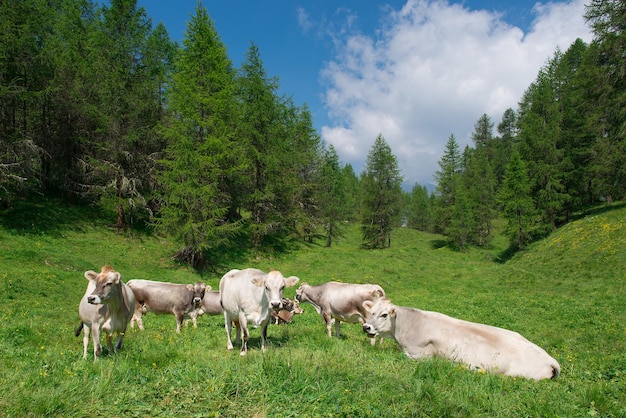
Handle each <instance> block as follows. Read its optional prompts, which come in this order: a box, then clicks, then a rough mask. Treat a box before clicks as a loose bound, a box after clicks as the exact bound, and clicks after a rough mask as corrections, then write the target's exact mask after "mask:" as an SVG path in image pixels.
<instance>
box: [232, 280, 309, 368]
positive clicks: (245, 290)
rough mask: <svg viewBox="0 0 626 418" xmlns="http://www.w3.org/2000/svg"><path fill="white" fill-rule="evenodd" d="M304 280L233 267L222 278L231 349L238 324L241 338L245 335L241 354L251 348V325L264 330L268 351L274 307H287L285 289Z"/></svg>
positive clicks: (263, 343) (263, 341)
mask: <svg viewBox="0 0 626 418" xmlns="http://www.w3.org/2000/svg"><path fill="white" fill-rule="evenodd" d="M299 280H300V279H298V278H297V277H295V276H291V277H287V278H285V277H283V275H282V274H281V273H280V272H279V271H276V270H272V271H270V272H269V273H264V272H262V271H261V270H257V269H251V268H249V269H245V270H231V271H229V272H228V273H226V274H225V275H224V276H223V277H222V279H221V280H220V294H221V298H222V299H221V303H222V308H223V309H224V326H225V328H226V336H227V337H228V342H227V348H228V349H229V350H232V349H233V343H232V339H231V331H232V324H233V322H234V323H235V326H236V327H237V339H238V338H239V337H240V335H239V333H240V330H241V331H243V335H242V336H241V352H240V353H239V354H241V355H242V356H243V355H245V354H246V353H247V351H248V336H249V333H248V325H252V326H253V327H255V328H257V327H258V328H260V329H261V350H262V351H265V340H266V338H267V326H268V324H269V321H270V316H271V315H270V309H273V310H275V311H279V310H280V309H282V308H283V289H284V288H285V287H291V286H294V285H295V284H296V283H298V281H299Z"/></svg>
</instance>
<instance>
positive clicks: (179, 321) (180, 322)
mask: <svg viewBox="0 0 626 418" xmlns="http://www.w3.org/2000/svg"><path fill="white" fill-rule="evenodd" d="M174 315H176V333H177V334H180V329H181V328H182V326H183V313H182V312H176V313H175V314H174Z"/></svg>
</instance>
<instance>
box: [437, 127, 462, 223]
mask: <svg viewBox="0 0 626 418" xmlns="http://www.w3.org/2000/svg"><path fill="white" fill-rule="evenodd" d="M438 164H439V170H437V171H436V172H435V180H436V181H437V189H436V192H437V194H436V197H435V207H434V217H435V230H436V231H437V232H442V233H445V231H446V230H447V228H448V227H449V225H450V222H451V221H452V216H453V213H452V212H453V209H454V205H455V202H456V194H457V188H458V184H459V182H458V176H459V175H460V172H461V167H462V165H461V153H460V150H459V143H458V142H457V141H456V138H455V137H454V134H451V135H450V136H449V137H448V141H447V142H446V149H445V151H444V154H443V156H442V157H441V159H440V160H439V163H438Z"/></svg>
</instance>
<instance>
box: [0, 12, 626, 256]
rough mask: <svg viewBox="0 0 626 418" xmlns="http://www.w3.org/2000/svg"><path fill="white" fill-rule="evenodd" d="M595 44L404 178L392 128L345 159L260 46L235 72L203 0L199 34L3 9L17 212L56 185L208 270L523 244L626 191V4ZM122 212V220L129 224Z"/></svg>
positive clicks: (6, 145)
mask: <svg viewBox="0 0 626 418" xmlns="http://www.w3.org/2000/svg"><path fill="white" fill-rule="evenodd" d="M584 17H585V19H586V21H587V22H588V24H589V25H590V27H591V28H592V30H593V34H594V38H593V41H592V42H591V43H590V44H586V43H585V42H583V41H582V40H580V39H579V40H576V41H575V42H574V43H572V45H570V47H569V48H568V49H567V50H566V51H561V50H556V51H554V54H553V55H552V56H551V57H546V63H545V65H544V66H543V67H542V68H541V69H540V70H539V72H538V74H537V76H536V79H535V81H534V82H533V83H532V84H531V85H530V86H528V88H527V89H526V91H525V93H524V95H523V97H521V98H520V101H519V106H518V108H516V109H512V108H511V109H507V110H506V111H505V112H504V114H503V115H502V120H501V122H500V123H499V124H498V125H497V127H495V131H494V123H493V122H492V120H491V118H490V117H489V116H488V115H487V114H483V115H482V116H481V117H480V118H479V119H478V120H477V121H476V123H475V125H474V131H473V133H472V140H473V141H472V142H473V147H470V146H468V147H466V148H465V149H463V150H461V149H460V147H459V144H458V142H457V141H456V138H455V136H454V133H451V134H450V136H449V138H448V140H447V142H446V145H445V150H444V152H443V156H442V158H441V160H440V161H439V167H440V169H439V170H438V171H437V172H436V173H434V174H435V178H436V180H437V186H436V190H435V191H434V192H431V191H429V190H428V189H427V188H426V187H425V186H423V185H419V184H416V185H414V187H413V188H412V190H410V191H406V190H403V189H402V187H401V184H402V180H403V177H402V173H401V172H400V170H399V169H398V164H397V160H396V157H395V156H394V154H393V151H392V150H391V148H390V147H389V145H388V144H387V142H386V140H385V138H384V133H381V134H380V135H379V136H378V137H377V138H376V140H375V142H374V145H373V146H372V148H371V150H370V152H369V154H368V158H367V163H366V165H365V167H364V169H363V171H362V172H361V173H356V172H355V171H354V169H353V168H352V167H351V165H350V164H342V162H341V161H340V158H339V156H338V154H337V152H336V150H335V149H334V148H333V146H332V145H329V144H325V143H324V141H323V140H322V139H321V137H320V135H319V133H318V132H316V130H315V129H314V127H313V120H312V116H311V113H310V111H309V109H308V108H307V106H306V104H305V105H302V106H297V105H296V104H295V103H294V102H293V100H292V99H291V98H289V97H286V96H283V95H280V94H279V93H278V92H279V87H280V84H279V79H278V78H277V77H275V76H272V75H269V74H267V72H266V70H265V68H264V66H263V60H262V57H261V53H260V51H259V49H258V47H257V46H256V45H255V44H254V43H251V45H250V48H249V49H248V51H247V54H246V56H245V58H244V60H243V61H242V64H241V66H240V68H235V67H234V66H233V63H232V61H231V58H230V57H229V56H228V54H227V51H226V47H225V45H224V44H223V43H222V41H221V39H220V36H219V33H217V31H216V29H215V26H214V23H213V21H212V19H211V17H210V14H209V11H207V9H206V8H204V7H203V6H202V5H201V4H199V5H198V7H197V8H196V11H195V13H194V15H193V16H191V18H190V20H189V21H188V22H187V30H186V33H185V36H184V38H183V40H182V42H181V44H178V43H177V42H173V41H172V40H171V39H170V37H169V35H168V33H167V30H166V29H165V27H164V26H163V25H162V24H157V25H153V23H152V20H151V18H150V17H149V16H148V15H147V14H146V12H145V10H144V9H143V8H141V7H138V5H137V1H136V0H111V1H110V2H107V3H106V4H101V3H99V2H95V1H91V0H8V1H3V2H0V208H9V207H11V205H12V203H13V202H15V201H16V200H28V199H33V198H36V197H39V196H55V197H58V198H61V199H63V200H66V201H68V202H72V203H76V204H81V205H91V206H94V207H97V208H99V209H100V210H102V211H103V212H105V213H110V216H111V219H113V221H112V222H113V223H115V225H116V227H117V229H118V232H119V233H123V232H124V231H129V230H131V231H132V230H133V229H151V230H154V231H155V233H159V234H164V235H165V236H167V237H169V238H170V239H171V240H173V241H174V242H176V244H177V248H178V250H177V252H176V254H174V255H173V256H174V257H175V258H176V259H177V260H179V261H181V262H184V263H189V264H190V265H193V266H195V267H202V266H203V265H205V264H207V263H209V264H210V263H211V262H212V258H214V257H216V254H217V251H219V250H220V249H221V248H240V247H245V248H264V247H276V246H280V245H281V243H282V242H284V240H285V239H299V240H304V241H307V242H314V241H320V242H322V243H323V244H324V245H326V246H331V245H332V244H333V243H334V242H336V241H337V240H340V239H341V238H342V234H343V231H342V230H343V226H344V225H345V223H346V222H354V223H358V224H359V225H360V228H361V233H362V244H361V245H362V247H363V248H386V247H389V246H390V245H391V244H392V239H391V233H392V231H393V229H394V228H398V227H402V226H405V227H409V228H415V229H419V230H423V231H430V232H437V233H442V234H443V235H444V236H445V237H446V238H447V240H448V241H449V242H448V243H449V245H451V246H453V247H455V248H458V249H460V250H463V249H465V248H467V247H468V246H488V245H489V244H490V241H491V238H492V236H493V233H494V228H496V227H497V228H502V231H504V233H505V234H506V236H507V237H508V238H509V239H510V244H511V249H512V250H513V251H516V250H519V249H524V248H525V247H526V246H527V245H528V244H529V243H530V242H532V241H533V240H536V239H538V238H541V237H544V236H546V235H547V234H549V233H551V232H552V231H554V230H555V229H556V228H557V227H559V226H561V225H564V224H565V223H567V222H569V221H570V220H572V218H573V217H574V216H575V214H576V213H579V212H580V211H581V210H584V209H585V208H586V207H588V206H589V205H591V204H597V203H598V202H604V203H606V204H607V205H610V204H612V203H613V202H614V201H617V200H623V199H624V194H625V192H626V139H625V137H626V83H625V79H626V77H625V76H626V34H625V32H624V29H625V27H626V3H625V2H623V1H621V0H591V1H590V2H589V3H588V5H587V6H586V12H585V16H584ZM115 220H117V221H115Z"/></svg>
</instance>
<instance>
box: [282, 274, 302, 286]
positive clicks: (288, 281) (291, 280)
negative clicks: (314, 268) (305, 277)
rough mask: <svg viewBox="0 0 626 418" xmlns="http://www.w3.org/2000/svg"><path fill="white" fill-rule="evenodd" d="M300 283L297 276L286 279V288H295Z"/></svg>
mask: <svg viewBox="0 0 626 418" xmlns="http://www.w3.org/2000/svg"><path fill="white" fill-rule="evenodd" d="M299 281H300V279H299V278H297V277H296V276H289V277H287V278H286V279H285V286H287V287H291V286H295V285H296V283H298V282H299Z"/></svg>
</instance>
